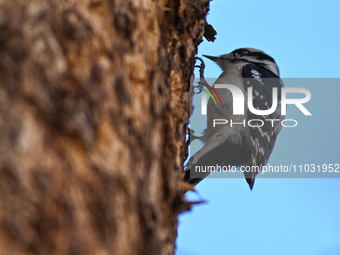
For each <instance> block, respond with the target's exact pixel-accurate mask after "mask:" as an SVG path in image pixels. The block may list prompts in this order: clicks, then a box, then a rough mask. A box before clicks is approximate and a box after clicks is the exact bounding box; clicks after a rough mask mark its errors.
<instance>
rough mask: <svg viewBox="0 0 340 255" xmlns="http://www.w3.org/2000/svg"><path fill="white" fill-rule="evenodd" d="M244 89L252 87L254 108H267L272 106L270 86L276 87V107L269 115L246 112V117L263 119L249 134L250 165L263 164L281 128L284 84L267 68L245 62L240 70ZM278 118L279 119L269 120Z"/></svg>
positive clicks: (253, 123)
mask: <svg viewBox="0 0 340 255" xmlns="http://www.w3.org/2000/svg"><path fill="white" fill-rule="evenodd" d="M242 76H243V77H244V86H245V89H247V88H248V87H253V101H252V102H253V106H254V108H255V109H259V110H267V109H269V108H270V107H271V106H272V101H273V96H272V91H273V90H272V88H273V87H274V88H278V107H277V108H276V110H275V111H274V112H273V113H272V114H270V115H265V116H262V115H255V114H253V113H252V112H250V111H249V109H248V112H247V116H248V119H249V120H250V119H259V120H262V121H263V126H261V127H253V128H251V131H250V136H251V154H252V160H251V165H253V166H264V165H265V164H266V163H267V161H268V159H269V156H270V154H271V152H272V150H273V148H274V144H275V140H276V136H277V135H278V133H279V132H280V130H281V127H282V126H281V123H280V122H281V121H282V120H283V118H282V117H281V88H282V87H283V86H284V85H283V82H282V81H281V79H280V78H279V77H278V76H277V75H275V74H274V73H272V72H271V71H269V70H267V69H266V68H263V67H260V66H258V65H254V64H246V65H245V66H244V67H243V70H242ZM269 119H278V120H280V121H273V122H272V121H269ZM261 124H262V123H261V122H258V123H256V122H255V121H254V122H252V125H261Z"/></svg>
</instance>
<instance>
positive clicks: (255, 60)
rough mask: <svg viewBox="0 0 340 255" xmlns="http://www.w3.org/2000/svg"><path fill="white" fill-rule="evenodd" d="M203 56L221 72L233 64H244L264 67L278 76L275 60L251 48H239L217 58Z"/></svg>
mask: <svg viewBox="0 0 340 255" xmlns="http://www.w3.org/2000/svg"><path fill="white" fill-rule="evenodd" d="M203 56H204V57H206V58H208V59H210V60H212V61H214V62H216V63H217V64H218V65H219V66H220V67H221V68H222V70H226V69H227V68H228V67H229V66H231V65H233V64H235V63H242V62H244V63H252V64H255V65H258V66H261V67H264V68H266V69H268V70H270V71H271V72H273V73H274V74H276V75H277V76H279V68H278V66H277V65H276V62H275V60H274V59H273V58H272V57H271V56H269V55H268V54H266V53H264V52H263V51H261V50H257V49H253V48H241V49H237V50H234V51H233V52H231V53H229V54H225V55H222V56H219V57H213V56H207V55H203Z"/></svg>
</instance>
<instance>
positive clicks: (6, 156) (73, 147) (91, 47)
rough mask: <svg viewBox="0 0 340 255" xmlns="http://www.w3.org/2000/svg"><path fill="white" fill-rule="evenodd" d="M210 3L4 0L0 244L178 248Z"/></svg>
mask: <svg viewBox="0 0 340 255" xmlns="http://www.w3.org/2000/svg"><path fill="white" fill-rule="evenodd" d="M207 11H208V1H192V0H173V1H172V0H169V1H166V0H153V1H152V0H145V1H139V0H85V1H83V0H64V1H56V0H50V1H49V0H31V1H27V0H26V1H25V0H11V1H5V0H0V254H6V255H7V254H70V255H71V254H82V255H84V254H85V255H86V254H91V255H92V254H118V255H121V254H124V255H125V254H127V255H133V254H173V253H174V248H175V239H176V235H177V215H176V214H174V213H173V211H172V210H171V208H172V205H173V201H174V199H175V197H176V195H178V190H179V187H178V182H179V180H180V179H181V174H182V170H183V167H182V165H183V158H184V154H185V153H186V148H185V136H186V125H187V123H188V118H189V114H190V112H189V111H190V80H191V78H192V72H193V65H194V55H195V54H196V51H197V46H198V44H199V43H200V42H201V37H202V35H203V33H204V27H205V26H206V22H205V16H206V13H207Z"/></svg>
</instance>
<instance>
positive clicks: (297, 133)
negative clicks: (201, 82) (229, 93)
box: [176, 0, 340, 255]
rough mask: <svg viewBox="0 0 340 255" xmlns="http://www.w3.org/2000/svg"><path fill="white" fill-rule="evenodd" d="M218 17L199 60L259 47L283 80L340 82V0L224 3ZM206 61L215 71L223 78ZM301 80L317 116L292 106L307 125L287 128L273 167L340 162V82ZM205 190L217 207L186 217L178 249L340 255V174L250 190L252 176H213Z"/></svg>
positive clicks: (263, 182)
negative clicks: (211, 38) (212, 37)
mask: <svg viewBox="0 0 340 255" xmlns="http://www.w3.org/2000/svg"><path fill="white" fill-rule="evenodd" d="M208 22H209V23H210V24H212V25H213V26H214V28H215V29H216V31H217V33H218V34H217V39H216V41H215V42H214V43H211V42H206V41H204V42H203V43H202V44H201V45H200V46H199V56H200V55H201V54H207V55H222V54H225V53H229V52H231V51H233V50H234V49H236V48H241V47H252V48H258V49H261V50H263V51H265V52H266V53H268V54H269V55H271V56H272V57H274V58H275V60H276V62H277V63H278V65H279V67H280V72H281V77H282V78H340V67H339V64H338V62H339V59H340V50H339V49H338V48H339V46H340V33H339V25H340V1H339V0H337V1H332V0H327V1H323V2H321V1H308V2H306V1H297V2H296V1H290V0H289V1H280V2H274V1H273V2H268V1H260V0H258V1H256V2H254V1H249V0H244V1H222V0H214V1H212V2H211V4H210V13H209V15H208ZM205 63H206V70H205V76H206V77H215V78H216V77H218V76H219V75H220V73H221V70H220V69H219V67H218V66H217V65H216V64H214V63H213V62H211V61H208V60H206V61H205ZM301 81H303V83H301V84H304V85H300V86H295V87H304V88H306V89H308V90H310V92H311V94H312V99H311V100H310V102H308V104H306V107H307V109H308V110H309V111H310V112H311V113H312V116H304V115H303V114H302V113H301V112H299V110H297V109H295V108H294V107H293V106H292V107H290V108H288V114H287V117H289V118H292V119H297V120H299V124H298V126H297V127H296V128H290V129H287V128H286V129H284V128H283V129H282V131H281V133H280V135H279V136H278V139H277V142H276V145H275V148H274V151H273V153H272V155H271V157H270V160H269V163H270V164H272V165H280V164H291V163H293V164H312V163H315V164H339V163H340V157H339V154H340V150H339V148H338V146H339V144H340V135H339V134H338V133H339V124H340V104H339V99H338V97H339V96H338V95H340V80H339V81H338V80H332V81H330V80H328V81H327V82H325V81H323V80H322V79H317V80H313V81H311V82H310V84H307V85H305V84H306V80H302V79H301ZM197 190H198V191H199V194H200V195H201V196H202V197H203V198H204V199H206V200H208V203H207V204H205V205H199V206H195V207H194V209H193V210H192V211H191V212H189V213H185V214H183V215H182V216H180V218H179V220H180V224H179V233H178V240H177V246H178V249H177V253H176V254H177V255H205V254H217V255H219V254H222V255H223V254H238V255H242V254H252V255H256V254H261V255H266V254H271V255H272V254H275V255H280V254H282V255H283V254H285V255H286V254H299V255H339V254H340V199H339V197H340V195H339V194H340V179H321V178H309V179H288V178H286V179H278V178H277V179H268V178H257V179H256V182H255V186H254V189H253V191H250V190H249V187H248V185H247V183H246V182H245V180H244V179H242V178H235V179H230V178H220V179H218V178H208V179H206V180H204V181H202V182H201V183H200V184H199V185H198V186H197ZM189 198H190V199H191V200H196V199H197V196H195V195H193V194H191V195H190V196H189Z"/></svg>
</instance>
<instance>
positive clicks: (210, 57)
mask: <svg viewBox="0 0 340 255" xmlns="http://www.w3.org/2000/svg"><path fill="white" fill-rule="evenodd" d="M202 56H203V57H205V58H208V59H210V60H212V61H214V62H216V61H218V60H219V59H220V57H214V56H208V55H202Z"/></svg>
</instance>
